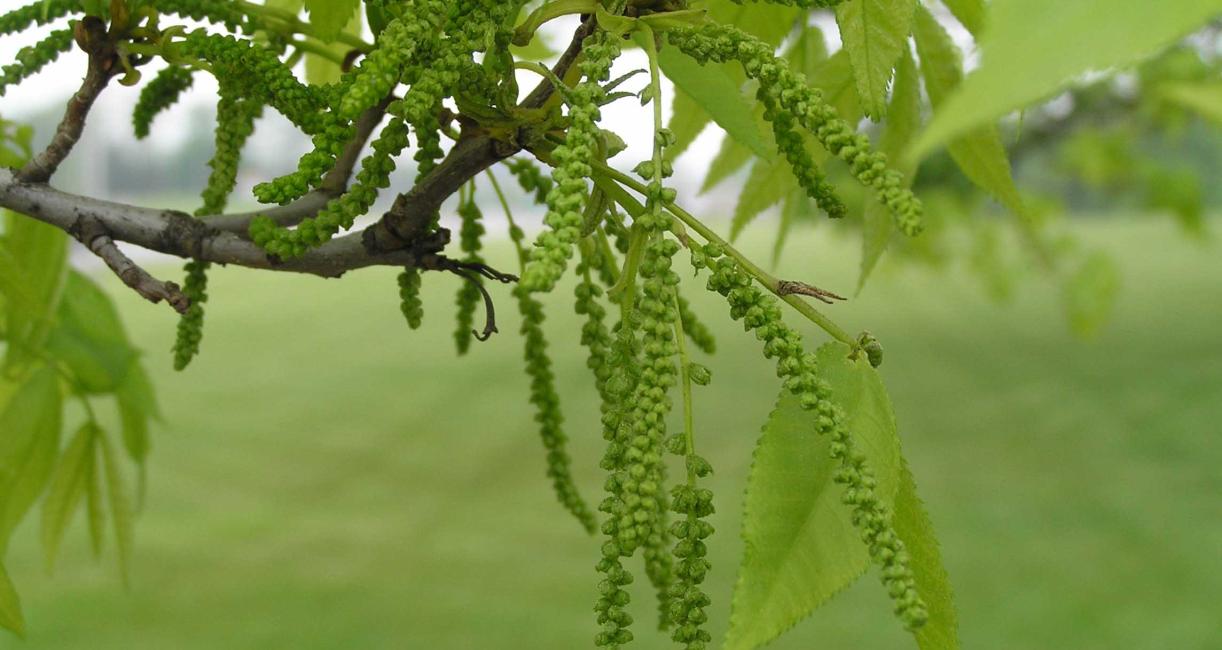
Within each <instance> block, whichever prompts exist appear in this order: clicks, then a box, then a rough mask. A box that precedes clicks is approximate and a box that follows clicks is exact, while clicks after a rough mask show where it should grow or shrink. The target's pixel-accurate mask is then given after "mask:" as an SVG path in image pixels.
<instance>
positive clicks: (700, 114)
mask: <svg viewBox="0 0 1222 650" xmlns="http://www.w3.org/2000/svg"><path fill="white" fill-rule="evenodd" d="M671 94H672V98H671V103H670V123H669V124H667V128H669V129H670V132H671V133H673V134H674V136H675V141H674V144H672V145H670V146H669V147H667V148H666V156H667V158H669V159H671V160H674V159H675V158H678V157H679V155H680V154H682V153H683V152H684V151H686V150H687V148H688V147H690V146H691V145H692V143H693V142H695V141H696V138H697V137H699V136H700V134H701V133H703V132H704V127H706V126H708V125H709V122H710V121H712V120H711V118H710V117H709V114H708V113H705V112H704V109H702V108H700V104H698V103H697V102H696V100H694V99H692V97H691V96H690V95H688V94H687V93H685V92H683V91H682V90H680V89H678V88H675V90H674V92H673V93H671Z"/></svg>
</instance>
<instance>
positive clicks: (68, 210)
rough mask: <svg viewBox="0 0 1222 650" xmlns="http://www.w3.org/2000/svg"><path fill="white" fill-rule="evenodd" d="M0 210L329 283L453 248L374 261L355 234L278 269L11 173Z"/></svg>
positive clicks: (424, 260)
mask: <svg viewBox="0 0 1222 650" xmlns="http://www.w3.org/2000/svg"><path fill="white" fill-rule="evenodd" d="M0 206H2V207H5V208H8V209H10V210H14V211H16V212H20V213H22V214H24V215H27V216H29V217H31V218H34V219H37V220H39V221H42V222H44V223H48V224H51V225H53V226H56V227H57V228H60V229H62V230H64V231H65V232H68V233H72V234H74V236H75V233H77V232H82V231H83V228H84V227H85V223H86V222H88V221H89V220H95V221H96V222H97V223H98V224H100V226H101V227H102V228H103V229H104V230H105V232H106V233H107V236H108V237H110V238H111V239H112V240H114V241H123V242H128V243H131V244H135V245H137V246H140V247H143V248H147V249H149V250H153V251H158V252H161V253H166V254H168V255H174V256H177V257H184V258H193V259H198V260H202V261H206V262H214V263H217V264H234V265H237V266H245V267H249V268H253V269H265V270H271V271H286V272H292V273H306V274H311V275H317V276H321V277H328V278H333V277H339V276H341V275H343V274H344V273H346V272H348V271H351V270H354V269H360V268H365V267H370V266H402V267H405V266H415V267H419V268H424V269H429V270H433V269H438V268H441V267H442V266H443V264H442V260H444V259H445V258H443V257H440V255H439V253H440V251H441V250H443V249H444V248H445V246H446V245H447V244H448V243H449V240H450V233H449V231H447V230H444V229H442V230H439V231H437V232H435V233H431V234H430V235H429V236H428V237H426V238H421V239H418V240H417V241H415V242H414V243H413V244H412V246H410V247H407V248H401V249H399V250H395V251H390V252H383V253H377V252H370V251H368V250H366V248H365V247H364V246H363V245H362V243H361V236H360V234H352V235H348V236H345V237H340V238H337V239H334V240H332V241H330V242H328V243H326V244H324V245H322V246H320V247H318V248H316V249H313V250H311V251H308V252H307V253H306V254H305V255H302V256H301V257H299V258H296V259H293V260H287V261H280V260H275V259H273V258H270V257H269V256H268V255H267V253H266V252H265V251H264V250H263V249H262V248H259V247H258V246H256V245H255V244H254V243H253V242H251V241H249V240H247V239H243V238H242V237H239V236H238V235H235V234H234V233H231V232H225V231H222V230H218V229H216V228H213V227H211V226H209V225H208V224H206V223H204V222H202V221H200V220H198V219H195V218H193V217H191V216H190V215H188V214H186V213H184V212H179V211H177V210H158V209H154V208H141V207H137V206H133V205H126V204H122V203H113V202H110V201H102V200H99V199H94V198H90V197H86V196H80V195H76V194H69V193H66V192H61V191H59V190H56V189H55V188H52V187H49V186H47V185H44V184H41V183H27V182H23V181H21V180H19V179H18V178H17V175H16V173H15V172H13V171H12V170H10V169H0Z"/></svg>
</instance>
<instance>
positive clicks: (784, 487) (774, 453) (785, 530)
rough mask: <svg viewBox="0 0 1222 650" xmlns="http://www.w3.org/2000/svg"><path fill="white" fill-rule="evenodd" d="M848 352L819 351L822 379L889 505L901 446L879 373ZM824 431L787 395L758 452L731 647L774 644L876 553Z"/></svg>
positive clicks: (859, 572)
mask: <svg viewBox="0 0 1222 650" xmlns="http://www.w3.org/2000/svg"><path fill="white" fill-rule="evenodd" d="M848 352H849V348H848V347H847V346H845V345H842V344H839V343H832V344H828V345H825V346H823V347H822V348H820V349H819V353H818V357H819V363H820V374H821V376H822V377H823V379H825V380H826V381H828V382H829V384H830V385H831V387H832V390H833V395H834V398H833V399H834V400H835V401H836V403H837V404H838V405H840V406H841V407H842V408H843V409H844V410H845V412H846V413H847V414H849V417H848V422H847V425H848V427H849V431H850V432H851V433H852V435H853V437H854V439H855V440H856V442H857V444H858V447H859V449H860V450H861V452H862V453H863V454H865V455H866V458H867V459H868V460H869V462H870V464H871V467H872V468H873V469H874V472H875V476H876V478H877V479H878V492H879V496H880V497H881V498H883V499H885V500H886V501H887V502H890V501H891V500H892V498H893V497H894V496H895V494H896V490H897V489H898V487H899V468H900V454H899V439H898V438H897V437H896V432H895V419H894V416H893V415H892V413H891V407H890V402H889V401H888V399H887V394H886V391H885V390H884V389H883V386H882V382H881V380H880V379H879V377H878V374H877V373H876V372H875V371H874V369H873V368H871V367H870V364H869V362H867V361H866V360H865V359H859V360H857V361H853V360H851V359H849V358H848V356H847V355H848ZM829 447H830V444H829V441H828V440H827V439H826V438H825V437H823V436H819V435H818V434H816V433H815V427H814V416H813V415H812V414H811V413H809V412H807V411H805V410H803V409H802V408H801V405H800V403H799V401H798V399H797V398H796V397H794V396H792V395H791V394H789V392H788V391H784V392H783V393H782V395H781V397H780V399H779V400H778V401H777V406H776V409H775V410H774V411H773V412H772V415H771V416H770V417H769V418H768V422H767V424H765V425H764V433H763V436H761V438H760V440H759V443H758V444H757V445H756V449H755V456H754V462H753V463H752V467H751V476H750V478H749V479H748V485H747V497H746V503H745V506H744V511H743V529H742V535H743V541H744V550H743V562H742V567H741V568H740V570H739V574H738V582H737V584H736V585H735V588H734V598H733V603H732V606H731V615H730V629H729V631H728V632H727V634H726V642H725V648H727V650H737V649H742V648H756V647H759V646H760V645H763V644H765V643H768V642H769V641H771V640H773V639H775V638H776V637H777V636H779V635H780V634H781V633H782V632H784V631H785V630H787V629H789V628H790V627H792V626H793V625H794V624H796V623H797V622H798V621H800V620H802V619H803V618H805V617H806V616H808V615H810V613H811V612H812V611H814V610H815V608H817V607H818V606H819V605H821V604H823V603H824V602H826V601H827V600H828V599H829V598H831V597H832V596H834V595H835V594H836V593H838V592H839V591H840V590H842V589H844V588H845V587H847V586H848V585H849V584H851V583H852V582H853V581H855V580H856V579H857V578H858V577H860V576H861V575H862V574H863V573H865V571H866V569H867V568H869V566H870V556H869V551H868V550H867V549H866V547H865V545H864V544H863V543H862V542H861V538H860V536H859V534H858V532H857V530H856V529H855V528H854V527H853V524H852V521H851V511H850V509H849V508H848V507H847V506H845V505H844V504H843V503H841V502H840V497H841V489H840V488H839V486H837V485H836V484H835V483H834V482H833V481H832V475H833V473H834V472H835V471H836V468H837V462H836V461H835V460H833V459H832V458H831V456H830V449H829Z"/></svg>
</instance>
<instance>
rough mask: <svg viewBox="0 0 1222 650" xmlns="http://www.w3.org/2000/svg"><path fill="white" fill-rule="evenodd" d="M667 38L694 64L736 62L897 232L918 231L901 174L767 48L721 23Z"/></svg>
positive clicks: (917, 205)
mask: <svg viewBox="0 0 1222 650" xmlns="http://www.w3.org/2000/svg"><path fill="white" fill-rule="evenodd" d="M668 36H669V38H670V42H671V44H673V45H675V46H676V47H678V48H679V49H680V50H682V51H683V52H685V53H686V54H688V55H689V56H691V57H693V58H695V59H696V60H697V61H701V62H707V61H713V62H718V63H722V62H725V61H732V60H733V61H738V62H739V63H741V64H742V66H743V70H744V71H745V72H746V73H747V76H749V77H751V78H752V79H755V80H757V81H759V83H760V86H761V88H762V91H763V93H764V94H765V96H767V97H768V98H769V101H775V102H776V105H777V107H778V108H779V109H781V110H782V111H783V112H785V113H788V114H790V115H792V116H793V118H794V119H795V120H796V121H797V122H798V123H799V124H801V125H802V126H803V127H805V128H806V130H807V131H809V132H810V133H811V134H812V135H814V136H815V138H816V139H817V140H818V141H819V142H820V143H821V144H822V145H823V147H824V148H825V149H827V150H828V151H829V152H831V154H832V155H834V156H837V157H839V158H840V159H841V160H843V161H844V162H846V163H848V165H849V169H850V171H851V172H852V173H853V175H854V176H855V177H856V178H857V180H858V181H860V182H861V183H862V184H863V185H866V186H867V187H870V188H872V189H873V190H874V191H875V193H876V195H877V197H878V199H879V201H880V202H881V203H883V205H886V206H887V209H888V210H890V211H891V214H892V215H893V216H894V218H895V221H896V225H897V226H898V227H899V229H900V230H902V231H903V232H904V233H905V234H907V235H916V234H918V233H919V232H920V231H921V229H922V227H923V226H922V223H921V214H922V207H921V202H920V201H919V200H918V199H917V198H916V197H915V196H914V195H913V194H912V192H911V191H910V190H908V189H907V188H906V187H905V186H904V181H903V175H902V174H901V173H900V172H898V171H896V170H894V169H890V168H888V167H887V157H886V155H884V154H882V153H880V152H877V151H874V150H873V149H872V148H871V146H870V139H869V138H868V137H866V136H865V135H862V134H860V133H857V132H856V131H855V130H854V128H853V126H852V125H850V124H849V123H848V122H845V121H844V120H843V119H841V118H840V117H839V116H837V115H836V110H835V109H834V108H832V107H831V106H830V105H829V104H828V103H827V102H825V101H824V100H823V96H822V93H820V92H819V90H818V89H814V88H811V87H810V86H809V85H808V84H807V83H806V78H805V77H804V76H803V75H801V74H799V73H795V72H793V71H792V70H790V69H789V65H788V63H787V62H786V61H785V60H784V59H781V58H778V57H777V56H776V55H775V53H774V52H773V48H772V47H771V46H770V45H768V44H767V43H764V42H762V41H760V40H759V39H757V38H755V37H754V36H751V35H750V34H747V33H746V32H744V31H742V30H740V29H738V28H735V27H730V26H723V25H706V26H703V27H699V28H683V29H675V30H671V31H669V32H668ZM779 114H780V113H777V115H779ZM792 147H793V145H792V144H787V145H785V146H783V148H792ZM787 156H788V153H787ZM799 178H801V177H799ZM808 182H809V181H808ZM816 198H818V196H816Z"/></svg>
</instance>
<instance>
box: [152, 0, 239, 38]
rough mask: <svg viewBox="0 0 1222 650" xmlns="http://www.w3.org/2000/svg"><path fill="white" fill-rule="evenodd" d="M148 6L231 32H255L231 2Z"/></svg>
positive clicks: (185, 0) (164, 1)
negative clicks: (209, 23) (220, 26)
mask: <svg viewBox="0 0 1222 650" xmlns="http://www.w3.org/2000/svg"><path fill="white" fill-rule="evenodd" d="M150 4H155V5H156V7H157V10H158V11H160V12H162V13H167V14H175V15H177V16H181V17H183V18H190V19H192V20H196V21H201V22H202V21H208V22H212V23H215V24H218V25H223V26H225V28H226V29H228V30H229V31H231V32H239V31H241V32H244V33H246V34H252V35H253V34H254V33H255V31H256V29H255V25H254V23H253V22H252V21H251V19H250V17H249V16H247V15H246V13H245V12H243V11H242V9H241V8H240V6H239V5H238V3H235V2H232V1H231V0H156V2H154V3H150Z"/></svg>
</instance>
